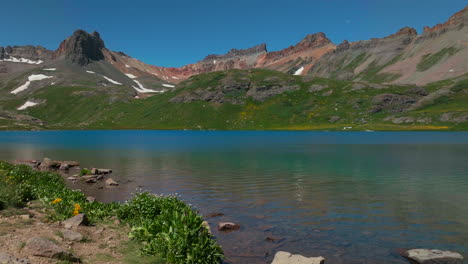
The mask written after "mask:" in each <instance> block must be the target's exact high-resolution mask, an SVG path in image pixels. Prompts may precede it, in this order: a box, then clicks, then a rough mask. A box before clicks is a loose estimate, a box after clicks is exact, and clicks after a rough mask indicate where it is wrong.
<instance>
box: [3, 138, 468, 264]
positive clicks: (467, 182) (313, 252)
mask: <svg viewBox="0 0 468 264" xmlns="http://www.w3.org/2000/svg"><path fill="white" fill-rule="evenodd" d="M43 157H49V158H52V159H61V160H76V161H79V162H81V164H82V167H100V168H110V169H112V170H113V171H114V173H113V174H112V176H111V177H112V178H113V179H115V180H117V181H119V182H120V183H121V185H120V186H118V187H117V188H104V189H99V187H100V186H101V185H100V184H96V185H87V186H86V185H80V184H77V185H74V184H72V183H69V185H70V186H71V187H72V188H79V189H82V190H83V191H85V192H86V193H87V194H89V195H93V196H95V197H97V198H98V199H99V200H101V201H115V200H117V201H124V200H125V199H128V198H129V197H130V196H131V193H134V192H135V191H136V189H137V188H141V189H143V190H149V191H152V192H155V193H166V194H167V193H171V194H172V193H178V194H180V195H181V197H182V199H183V200H185V201H187V202H188V203H190V204H192V205H193V206H194V207H196V208H197V209H198V210H199V211H200V212H201V213H202V214H208V213H212V212H221V213H224V214H225V215H224V216H222V217H217V218H210V219H208V221H209V222H210V224H211V226H212V229H214V230H215V229H216V225H217V223H218V222H220V221H233V222H236V223H239V224H240V225H241V226H242V228H241V230H240V231H236V232H232V233H227V234H226V233H218V232H217V231H215V232H214V235H215V236H216V237H217V239H218V241H219V243H220V244H221V245H222V246H223V249H224V251H225V254H226V256H227V259H226V262H227V263H270V262H271V260H272V258H273V255H274V253H275V252H276V251H278V250H283V251H289V252H292V253H297V254H302V255H305V256H318V255H321V256H324V257H325V258H326V259H327V260H326V263H327V264H336V263H340V264H341V263H343V264H344V263H346V264H354V263H356V264H358V263H359V264H361V263H407V261H406V260H404V259H402V258H401V257H399V256H397V255H396V254H395V253H394V250H395V249H397V248H437V249H444V250H453V251H458V252H460V253H462V254H463V255H464V256H465V258H468V133H429V132H401V133H400V132H373V133H371V132H346V133H345V132H246V131H244V132H240V131H229V132H218V131H50V132H0V159H1V160H7V161H13V160H19V159H41V158H43ZM267 237H273V238H275V239H276V241H275V242H268V241H266V238H267Z"/></svg>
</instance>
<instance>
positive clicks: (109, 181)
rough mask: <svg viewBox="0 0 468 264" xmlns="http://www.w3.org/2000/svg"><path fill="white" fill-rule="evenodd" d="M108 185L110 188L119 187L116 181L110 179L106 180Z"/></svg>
mask: <svg viewBox="0 0 468 264" xmlns="http://www.w3.org/2000/svg"><path fill="white" fill-rule="evenodd" d="M106 184H107V185H109V186H117V185H119V184H118V183H117V182H116V181H114V180H113V179H112V178H109V179H107V180H106Z"/></svg>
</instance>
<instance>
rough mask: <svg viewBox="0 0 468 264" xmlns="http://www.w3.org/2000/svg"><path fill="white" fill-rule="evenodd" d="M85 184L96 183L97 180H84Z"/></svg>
mask: <svg viewBox="0 0 468 264" xmlns="http://www.w3.org/2000/svg"><path fill="white" fill-rule="evenodd" d="M85 182H86V183H96V182H97V178H89V179H87V180H85Z"/></svg>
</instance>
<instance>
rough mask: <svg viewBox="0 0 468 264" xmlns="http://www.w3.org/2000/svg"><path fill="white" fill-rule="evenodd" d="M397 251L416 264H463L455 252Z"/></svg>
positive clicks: (461, 258)
mask: <svg viewBox="0 0 468 264" xmlns="http://www.w3.org/2000/svg"><path fill="white" fill-rule="evenodd" d="M398 251H399V253H400V255H401V256H403V257H405V258H407V259H409V260H410V261H412V262H413V263H417V264H463V256H462V255H461V254H459V253H457V252H452V251H442V250H438V249H423V248H419V249H410V250H404V249H400V250H398Z"/></svg>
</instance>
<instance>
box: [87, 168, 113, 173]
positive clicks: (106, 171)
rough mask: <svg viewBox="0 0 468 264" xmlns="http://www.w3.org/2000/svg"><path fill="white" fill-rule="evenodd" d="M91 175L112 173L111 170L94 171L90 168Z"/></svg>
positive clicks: (94, 169)
mask: <svg viewBox="0 0 468 264" xmlns="http://www.w3.org/2000/svg"><path fill="white" fill-rule="evenodd" d="M91 173H93V174H110V173H112V170H111V169H96V168H92V169H91Z"/></svg>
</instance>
